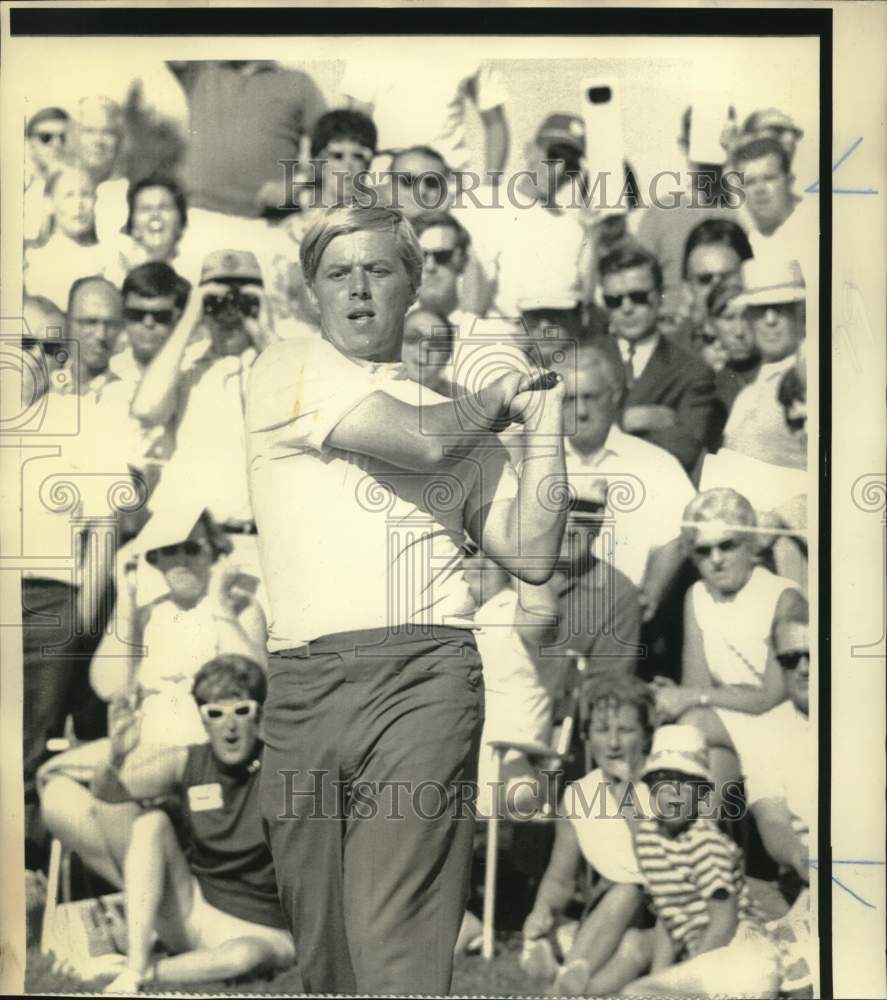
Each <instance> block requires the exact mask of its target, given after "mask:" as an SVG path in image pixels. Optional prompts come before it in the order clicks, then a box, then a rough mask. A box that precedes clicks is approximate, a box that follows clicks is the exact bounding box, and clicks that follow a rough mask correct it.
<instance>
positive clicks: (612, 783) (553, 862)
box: [521, 674, 654, 995]
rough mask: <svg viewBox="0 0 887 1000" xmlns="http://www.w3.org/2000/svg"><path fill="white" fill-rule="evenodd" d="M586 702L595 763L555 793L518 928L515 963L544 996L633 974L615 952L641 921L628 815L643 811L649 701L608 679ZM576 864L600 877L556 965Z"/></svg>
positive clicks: (599, 986)
mask: <svg viewBox="0 0 887 1000" xmlns="http://www.w3.org/2000/svg"><path fill="white" fill-rule="evenodd" d="M586 698H587V704H588V706H589V709H590V725H589V730H588V739H589V741H590V746H591V752H592V756H593V759H594V763H595V765H596V766H595V768H594V770H593V771H591V772H589V773H588V774H587V775H586V776H585V777H584V778H582V779H581V780H580V781H577V782H575V783H573V784H572V785H569V786H568V787H567V790H566V792H565V793H564V797H563V800H562V802H561V805H560V808H559V810H558V813H559V815H558V819H557V822H556V827H555V841H554V847H553V849H552V853H551V858H550V860H549V862H548V867H547V869H546V871H545V874H544V876H543V878H542V881H541V883H540V884H539V890H538V892H537V894H536V901H535V903H534V905H533V909H532V910H531V911H530V914H529V916H528V917H527V919H526V920H525V922H524V927H523V934H524V948H523V953H522V955H521V966H522V968H523V969H524V970H525V971H526V972H527V974H528V975H530V976H532V977H533V978H534V979H535V980H537V981H539V983H540V987H550V991H551V992H553V993H560V992H563V991H564V987H565V986H566V984H567V983H572V984H573V986H574V987H575V988H576V989H577V991H578V992H581V993H584V994H586V995H587V994H590V993H594V994H608V995H609V994H611V993H613V992H615V991H616V990H618V989H619V988H620V987H621V986H623V985H624V984H625V983H626V982H628V981H629V979H631V978H633V977H634V976H635V975H636V974H637V972H636V970H635V968H634V967H633V966H631V965H629V966H628V967H627V968H626V966H625V963H624V962H623V960H622V957H621V956H619V955H618V951H617V949H618V946H619V942H620V940H621V939H622V936H623V934H624V933H625V932H626V930H627V929H628V928H629V927H630V926H631V925H632V924H636V923H639V922H642V918H643V911H644V895H643V881H644V880H643V876H642V875H641V873H640V871H639V869H638V865H637V861H636V859H635V855H634V846H633V843H632V838H631V830H630V826H629V817H632V816H634V818H636V819H637V818H641V817H643V816H645V815H649V809H650V803H649V799H648V797H647V786H646V785H644V784H643V782H642V781H641V780H640V773H641V769H642V768H643V764H644V758H645V755H646V753H647V752H648V750H649V748H650V738H651V735H652V732H653V725H654V720H653V702H652V696H651V693H650V689H649V688H648V686H647V685H646V684H644V683H643V682H642V681H640V680H638V679H636V678H628V677H624V676H622V677H620V676H617V675H613V674H607V675H604V676H601V677H597V678H595V680H594V681H593V682H592V683H591V684H590V685H589V686H588V689H587V692H586ZM635 813H637V815H634V814H635ZM583 861H584V862H585V863H586V864H588V865H590V866H591V868H592V869H593V871H594V872H595V873H596V875H597V876H598V878H599V881H598V883H597V891H596V892H595V899H594V903H593V907H594V908H593V909H592V910H591V912H590V914H586V915H585V916H584V918H583V921H582V923H581V925H580V926H579V927H578V929H576V933H575V935H574V937H573V940H572V943H571V944H570V945H569V946H568V947H560V949H559V950H560V951H561V955H562V959H563V962H562V964H559V963H558V961H557V957H556V951H557V949H556V948H555V947H554V946H553V945H552V939H553V938H555V937H557V939H558V940H559V941H560V940H563V939H562V938H561V937H560V935H555V932H556V931H557V930H558V928H559V926H561V925H563V923H564V912H565V910H566V908H567V906H568V905H569V904H570V903H571V902H572V900H573V899H574V897H575V894H576V888H577V878H578V876H579V873H580V867H581V865H582V862H583ZM564 943H566V942H564ZM555 977H557V978H555ZM552 981H554V985H553V986H552Z"/></svg>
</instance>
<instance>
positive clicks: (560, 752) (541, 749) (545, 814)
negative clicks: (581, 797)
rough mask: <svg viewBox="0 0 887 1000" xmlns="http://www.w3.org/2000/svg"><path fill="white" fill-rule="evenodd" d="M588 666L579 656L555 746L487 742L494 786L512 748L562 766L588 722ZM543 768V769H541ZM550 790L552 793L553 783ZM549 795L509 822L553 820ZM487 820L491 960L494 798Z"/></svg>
mask: <svg viewBox="0 0 887 1000" xmlns="http://www.w3.org/2000/svg"><path fill="white" fill-rule="evenodd" d="M587 668H588V662H587V660H586V658H585V657H583V656H577V657H576V676H575V679H574V681H573V685H572V689H571V691H570V694H569V700H568V708H567V711H566V712H565V714H564V716H563V719H562V721H561V723H560V726H559V727H558V729H557V731H556V733H555V738H554V740H553V743H554V745H553V746H546V745H545V744H543V743H521V742H512V741H509V740H491V741H490V742H489V743H488V744H487V745H488V746H490V747H492V749H493V773H492V782H493V787H494V788H496V787H498V786H497V784H496V783H497V782H498V781H499V777H500V775H501V773H502V760H503V757H504V756H505V754H506V752H507V751H508V750H518V751H520V752H521V753H523V754H524V755H525V756H526V757H527V758H529V760H531V761H534V762H535V761H538V762H539V763H540V765H547V767H546V768H545V769H546V770H554V769H555V768H559V767H560V766H561V764H562V763H563V760H564V758H565V757H566V756H567V754H568V753H569V750H570V745H571V743H572V741H573V734H574V732H575V726H576V723H577V722H578V723H579V725H580V727H581V726H582V725H583V723H584V721H585V715H586V713H587V706H586V705H585V702H584V699H583V698H582V695H581V691H582V683H583V679H584V675H585V673H586V671H587ZM585 756H586V770H590V769H591V765H590V759H589V750H588V747H587V746H586V748H585ZM540 769H541V768H540ZM548 791H549V792H551V787H550V783H549V788H548ZM551 798H552V796H551V795H549V797H548V799H547V801H545V802H544V803H543V804H542V807H541V809H540V810H539V812H537V813H534V814H533V815H532V816H528V817H526V818H525V819H520V820H518V818H517V817H515V818H513V819H512V818H511V817H508V819H509V821H520V822H527V823H549V822H551V821H552V820H554V819H556V818H557V811H556V807H557V803H556V802H553V801H551ZM481 819H484V820H486V822H487V850H486V870H485V872H484V905H483V918H482V925H483V927H482V944H481V955H482V956H483V957H484V958H485V959H488V960H489V959H491V958H492V957H493V953H494V940H493V939H494V933H495V915H496V876H497V868H498V864H499V824H500V822H501V820H502V817H500V815H499V806H498V802H497V801H495V800H494V803H493V809H492V813H491V815H490V816H489V817H481Z"/></svg>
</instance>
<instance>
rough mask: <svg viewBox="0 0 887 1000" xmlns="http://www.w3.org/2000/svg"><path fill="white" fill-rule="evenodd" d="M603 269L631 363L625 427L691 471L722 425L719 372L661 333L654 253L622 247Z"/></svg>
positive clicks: (607, 297)
mask: <svg viewBox="0 0 887 1000" xmlns="http://www.w3.org/2000/svg"><path fill="white" fill-rule="evenodd" d="M599 273H600V280H601V286H602V291H603V297H604V304H605V305H606V307H607V312H608V314H609V319H610V330H611V332H612V333H613V334H614V335H615V336H616V338H617V341H618V343H619V350H620V353H621V354H622V359H623V361H624V363H625V369H626V380H627V383H628V392H627V395H626V398H625V409H624V412H623V415H622V428H623V430H625V431H627V432H628V433H630V434H637V435H638V437H642V438H644V439H645V440H647V441H651V442H652V443H653V444H657V445H659V446H660V447H661V448H665V449H666V450H667V451H670V452H671V453H672V454H673V455H674V456H675V457H676V458H677V459H678V460H679V461H680V462H681V464H682V465H683V466H684V468H685V469H686V470H687V471H688V472H692V470H693V468H694V466H695V465H696V462H697V460H698V458H699V456H700V454H701V453H702V451H703V449H704V448H705V447H706V446H707V445H708V444H709V443H711V442H713V441H714V440H715V438H716V435H717V433H718V431H719V428H718V426H717V425H718V423H719V420H718V416H717V406H716V398H715V376H714V372H713V371H712V370H711V368H709V367H708V365H706V364H705V363H704V362H702V361H700V360H698V359H697V358H695V357H694V356H693V355H692V354H690V353H688V352H687V351H685V350H683V349H682V348H680V347H678V346H676V345H675V344H673V343H671V341H669V340H667V339H666V338H665V337H664V336H663V335H662V334H661V333H659V332H658V330H657V322H658V317H659V304H660V299H661V295H662V269H661V268H660V266H659V262H658V261H657V260H656V258H655V257H654V256H653V255H652V254H650V253H648V252H647V251H646V250H643V249H641V248H635V247H630V246H626V247H622V248H619V249H617V250H614V251H613V252H612V253H610V254H608V255H607V256H606V257H604V258H603V260H602V261H601V262H600V265H599Z"/></svg>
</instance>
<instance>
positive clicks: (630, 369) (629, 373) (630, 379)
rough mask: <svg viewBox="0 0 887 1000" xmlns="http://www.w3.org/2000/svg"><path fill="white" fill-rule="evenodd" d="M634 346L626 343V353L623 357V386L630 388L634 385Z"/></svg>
mask: <svg viewBox="0 0 887 1000" xmlns="http://www.w3.org/2000/svg"><path fill="white" fill-rule="evenodd" d="M635 350H636V347H635V345H634V344H629V345H628V354H627V355H626V358H625V387H626V389H630V388H631V387H632V386H633V385H634V380H635V372H634V352H635Z"/></svg>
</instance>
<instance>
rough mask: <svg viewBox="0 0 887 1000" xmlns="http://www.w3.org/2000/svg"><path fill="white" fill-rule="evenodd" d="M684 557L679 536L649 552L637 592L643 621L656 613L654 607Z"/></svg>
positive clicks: (658, 603) (659, 600) (659, 602)
mask: <svg viewBox="0 0 887 1000" xmlns="http://www.w3.org/2000/svg"><path fill="white" fill-rule="evenodd" d="M684 558H685V554H684V549H683V547H682V545H681V539H680V538H673V539H672V540H671V541H670V542H667V543H666V544H665V545H660V546H659V547H658V548H655V549H653V550H652V551H651V552H650V555H649V557H648V559H647V568H646V570H645V571H644V578H643V580H642V581H641V586H640V592H639V594H638V601H639V603H640V605H641V613H642V618H643V621H645V622H648V621H650V619H651V618H652V617H653V616H654V615H655V614H656V609H657V608H658V607H659V605H660V604H661V602H662V598H663V596H664V594H665V592H666V591H667V590H668V588H669V586H671V583H672V581H673V580H674V578H675V576H676V575H677V572H678V570H679V569H680V568H681V564H682V563H683V561H684Z"/></svg>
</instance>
